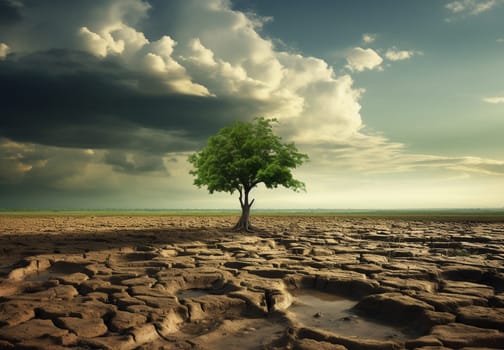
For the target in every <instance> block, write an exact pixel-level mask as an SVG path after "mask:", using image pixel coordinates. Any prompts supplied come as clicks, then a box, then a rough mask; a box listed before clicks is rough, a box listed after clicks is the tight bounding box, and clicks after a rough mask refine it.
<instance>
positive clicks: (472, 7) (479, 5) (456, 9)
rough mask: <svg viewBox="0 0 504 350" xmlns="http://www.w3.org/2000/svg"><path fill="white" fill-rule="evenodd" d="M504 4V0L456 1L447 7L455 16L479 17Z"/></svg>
mask: <svg viewBox="0 0 504 350" xmlns="http://www.w3.org/2000/svg"><path fill="white" fill-rule="evenodd" d="M502 3H503V2H502V0H456V1H451V2H449V3H447V4H446V5H445V7H446V8H447V9H448V10H449V11H450V12H452V13H453V14H469V15H477V14H480V13H482V12H486V11H489V10H490V9H492V8H494V7H495V6H496V5H499V4H502Z"/></svg>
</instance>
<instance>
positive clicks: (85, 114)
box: [0, 49, 266, 153]
mask: <svg viewBox="0 0 504 350" xmlns="http://www.w3.org/2000/svg"><path fill="white" fill-rule="evenodd" d="M153 79H155V78H152V77H145V76H143V75H142V74H141V73H135V72H132V71H130V70H127V69H126V68H123V67H121V65H120V64H119V63H118V62H116V61H115V59H114V58H108V59H102V60H99V59H97V58H95V57H94V56H91V55H89V54H87V53H84V52H80V51H70V50H61V49H59V50H50V51H46V52H38V53H34V54H31V55H28V56H22V57H16V56H10V57H9V58H8V59H7V60H4V61H1V62H0V81H2V84H0V96H1V99H2V106H1V109H2V113H1V117H0V136H3V137H7V138H9V139H12V140H15V141H19V142H33V143H40V144H44V145H55V146H60V147H78V148H102V149H109V148H119V149H121V148H122V149H136V150H143V151H149V152H159V153H162V152H168V151H181V150H191V149H194V147H195V144H199V143H201V142H202V141H203V140H205V139H206V137H207V136H208V135H210V134H212V133H214V132H215V131H216V130H217V129H218V128H220V127H222V126H223V125H226V124H229V123H230V122H231V121H232V120H235V119H246V118H249V117H251V116H252V115H256V114H259V113H260V111H261V109H262V108H266V106H264V105H261V104H257V103H255V102H254V101H250V100H243V99H218V98H215V97H199V96H190V95H180V94H177V93H175V92H170V91H166V90H164V91H163V90H158V91H156V90H154V91H153V89H149V90H148V91H149V92H148V93H146V92H145V90H146V89H144V88H143V87H144V86H145V85H146V84H151V85H152V84H153V83H155V81H154V82H153V81H152V80H153ZM165 89H166V87H165ZM152 133H154V134H155V135H152ZM153 136H155V137H153Z"/></svg>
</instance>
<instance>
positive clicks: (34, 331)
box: [0, 319, 68, 343]
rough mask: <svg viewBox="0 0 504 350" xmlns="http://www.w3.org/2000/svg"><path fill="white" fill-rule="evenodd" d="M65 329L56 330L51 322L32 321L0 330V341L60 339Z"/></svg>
mask: <svg viewBox="0 0 504 350" xmlns="http://www.w3.org/2000/svg"><path fill="white" fill-rule="evenodd" d="M67 333H68V331H67V330H66V329H61V328H58V327H56V326H55V325H54V323H53V322H52V321H51V320H39V319H32V320H29V321H26V322H24V323H21V324H18V325H16V326H12V327H3V328H0V339H3V340H7V341H9V342H13V343H19V342H21V341H25V340H31V339H36V338H42V337H47V336H49V337H54V338H56V337H61V336H63V335H66V334H67Z"/></svg>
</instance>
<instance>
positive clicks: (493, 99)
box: [483, 96, 504, 104]
mask: <svg viewBox="0 0 504 350" xmlns="http://www.w3.org/2000/svg"><path fill="white" fill-rule="evenodd" d="M483 102H486V103H492V104H497V103H504V96H494V97H485V98H483Z"/></svg>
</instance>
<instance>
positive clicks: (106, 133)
mask: <svg viewBox="0 0 504 350" xmlns="http://www.w3.org/2000/svg"><path fill="white" fill-rule="evenodd" d="M503 19H504V0H412V1H403V0H383V1H374V0H352V1H343V0H342V1H332V0H314V1H304V0H296V1H293V0H275V1H270V0H204V1H201V0H170V1H164V0H89V1H67V0H46V1H39V0H0V82H1V83H0V208H5V209H22V208H25V209H28V208H29V209H48V208H53V209H55V208H58V209H86V208H93V209H101V208H103V209H105V208H118V209H132V208H151V209H185V208H187V209H221V208H239V207H238V199H237V198H236V194H235V196H231V195H229V194H226V193H223V194H213V195H210V194H208V192H207V191H206V190H205V189H204V188H202V189H198V188H197V187H195V186H194V185H193V178H192V177H191V175H189V170H190V169H191V167H190V164H189V163H188V162H187V157H188V155H190V154H191V153H193V152H195V151H197V150H199V149H201V148H202V147H204V145H205V144H206V140H207V139H208V137H209V136H211V135H213V134H215V133H216V132H217V131H218V130H219V129H220V128H222V127H223V126H226V125H230V124H232V123H233V122H234V121H236V120H242V121H250V120H252V119H253V118H254V117H258V116H263V117H274V118H276V119H278V121H279V124H278V125H277V126H276V127H275V132H276V133H278V134H279V135H281V136H282V138H283V139H284V140H285V141H286V142H295V143H296V145H297V147H298V149H299V150H300V151H302V152H304V153H307V154H308V155H309V156H310V161H309V162H307V163H305V164H304V165H302V166H301V167H299V168H298V169H295V170H294V173H295V177H296V178H297V179H299V180H301V181H303V182H305V184H306V189H307V190H306V192H301V193H295V192H292V191H289V190H287V189H275V190H267V189H265V188H262V187H259V188H257V189H254V191H253V192H252V197H254V198H256V201H255V205H254V206H255V207H256V208H263V209H318V208H320V209H393V208H395V209H407V208H501V207H504V137H503V136H502V135H503V133H504V20H503Z"/></svg>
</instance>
